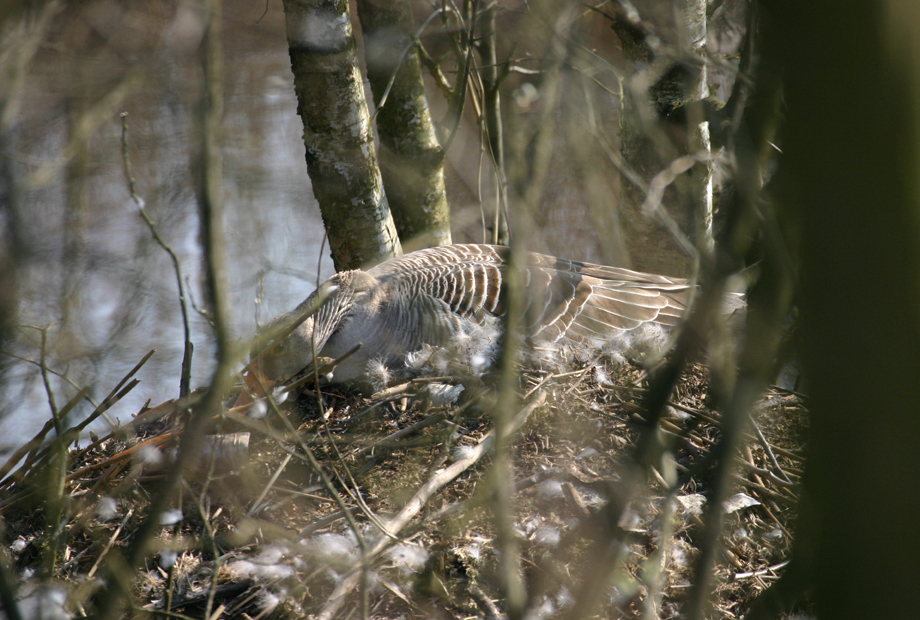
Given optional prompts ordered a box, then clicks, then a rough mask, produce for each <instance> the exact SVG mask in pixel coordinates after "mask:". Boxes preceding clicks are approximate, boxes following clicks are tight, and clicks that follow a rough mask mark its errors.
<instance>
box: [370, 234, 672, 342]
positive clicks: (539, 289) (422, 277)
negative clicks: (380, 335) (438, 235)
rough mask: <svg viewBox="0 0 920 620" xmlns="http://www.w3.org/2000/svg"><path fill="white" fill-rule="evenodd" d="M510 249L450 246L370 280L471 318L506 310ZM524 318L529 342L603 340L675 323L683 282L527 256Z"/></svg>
mask: <svg viewBox="0 0 920 620" xmlns="http://www.w3.org/2000/svg"><path fill="white" fill-rule="evenodd" d="M508 256H509V251H508V248H505V247H502V246H490V245H452V246H443V247H437V248H429V249H427V250H421V251H418V252H413V253H411V254H407V255H405V256H402V257H400V258H397V259H393V260H389V261H387V262H386V263H383V264H381V265H380V266H378V267H375V268H374V269H372V270H371V271H370V274H371V275H373V276H374V277H376V278H378V279H379V280H380V281H381V282H382V283H383V284H384V285H385V286H394V287H396V288H397V289H399V290H400V294H402V295H417V294H425V295H428V296H430V297H432V298H435V299H437V300H440V301H441V302H443V303H444V304H446V305H447V307H448V308H449V310H450V311H451V312H453V313H454V314H456V315H458V316H462V317H467V318H471V319H481V318H482V317H484V316H486V315H492V316H500V315H501V314H502V313H504V311H505V304H504V303H503V300H502V295H501V293H502V280H503V277H504V274H505V271H506V269H507V267H508V265H507V259H508ZM524 285H525V291H526V297H525V299H526V304H527V305H526V309H525V316H526V317H527V320H528V324H529V325H528V327H529V329H528V331H529V333H530V335H531V336H533V337H535V338H538V339H541V340H552V341H555V340H559V339H560V338H564V337H567V338H574V339H577V340H581V339H590V340H593V339H604V338H607V337H610V336H612V335H615V334H618V333H620V332H622V331H624V330H630V329H635V328H636V327H638V326H640V325H642V324H643V323H648V322H654V323H660V324H664V325H674V324H676V323H677V322H678V321H679V319H680V317H681V315H682V313H683V311H684V296H685V295H686V291H687V289H688V288H689V286H688V284H687V282H686V281H685V280H681V279H677V278H669V277H667V276H659V275H654V274H645V273H639V272H635V271H630V270H628V269H620V268H617V267H605V266H602V265H594V264H590V263H581V262H578V261H570V260H565V259H560V258H555V257H552V256H546V255H542V254H529V255H528V264H527V265H526V267H525V269H524Z"/></svg>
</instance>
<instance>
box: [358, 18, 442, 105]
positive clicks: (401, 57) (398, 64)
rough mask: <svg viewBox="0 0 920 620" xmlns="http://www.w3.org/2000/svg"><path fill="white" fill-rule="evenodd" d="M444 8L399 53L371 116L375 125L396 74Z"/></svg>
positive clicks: (425, 23)
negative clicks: (394, 66)
mask: <svg viewBox="0 0 920 620" xmlns="http://www.w3.org/2000/svg"><path fill="white" fill-rule="evenodd" d="M443 10H444V8H443V7H442V8H438V9H435V10H434V11H433V12H432V13H431V15H429V16H428V19H426V20H425V21H424V23H423V24H422V26H421V28H419V29H418V31H417V32H416V33H415V36H414V37H412V39H411V40H410V41H409V44H408V45H406V47H405V48H403V50H402V51H401V52H400V53H399V60H398V61H397V62H396V68H394V69H393V74H392V75H391V76H390V81H389V82H387V87H386V88H385V89H384V90H383V96H382V97H380V103H378V104H377V109H376V110H374V115H373V116H371V122H372V123H373V122H374V121H375V120H376V118H377V114H378V113H379V112H380V110H381V108H383V106H384V105H386V102H387V97H389V96H390V91H391V90H392V89H393V84H394V83H395V82H396V74H397V73H399V69H400V68H401V67H402V64H403V62H404V61H405V60H406V56H408V55H409V51H410V50H411V49H412V48H413V47H415V46H416V45H417V44H418V42H419V37H421V36H422V33H423V32H425V29H426V28H428V25H429V24H430V23H431V20H433V19H434V18H435V17H437V16H438V15H440V14H441V12H442V11H443Z"/></svg>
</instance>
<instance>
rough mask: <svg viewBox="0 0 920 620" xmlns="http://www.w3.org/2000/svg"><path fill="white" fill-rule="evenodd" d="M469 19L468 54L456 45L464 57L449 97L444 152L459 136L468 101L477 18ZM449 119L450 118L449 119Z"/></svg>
mask: <svg viewBox="0 0 920 620" xmlns="http://www.w3.org/2000/svg"><path fill="white" fill-rule="evenodd" d="M464 5H465V6H466V7H467V8H469V7H470V6H471V0H466V1H465V2H464ZM468 21H469V26H468V27H467V29H466V30H464V31H463V34H464V36H465V39H466V40H465V43H466V54H463V51H464V50H463V48H462V46H457V47H456V51H457V54H458V55H461V54H463V59H462V62H461V61H459V60H458V64H459V65H460V66H459V67H458V70H457V73H458V75H457V84H456V86H454V88H453V89H452V90H451V92H450V97H448V98H447V101H448V110H447V114H445V116H444V119H445V123H444V125H445V126H449V127H450V129H449V130H448V132H447V138H446V139H444V140H443V141H442V142H443V144H444V146H443V147H442V148H441V152H442V153H447V152H448V151H449V150H450V145H451V144H453V142H454V138H455V137H456V136H457V133H458V130H459V129H460V120H461V119H462V117H463V107H464V104H465V103H466V89H467V84H468V83H469V79H470V67H471V66H472V62H473V30H474V28H475V27H476V20H475V18H473V16H470V18H469V19H468ZM447 119H450V120H449V121H447Z"/></svg>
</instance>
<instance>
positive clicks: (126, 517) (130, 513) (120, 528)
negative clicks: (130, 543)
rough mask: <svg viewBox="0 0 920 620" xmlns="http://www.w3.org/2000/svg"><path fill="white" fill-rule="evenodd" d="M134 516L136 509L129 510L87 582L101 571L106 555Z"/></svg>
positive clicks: (88, 576)
mask: <svg viewBox="0 0 920 620" xmlns="http://www.w3.org/2000/svg"><path fill="white" fill-rule="evenodd" d="M133 514H134V509H133V508H131V509H130V510H128V512H127V514H125V518H124V519H122V520H121V523H120V524H119V525H118V527H117V528H115V532H114V533H113V534H112V536H111V538H109V542H108V543H106V545H105V547H104V548H103V549H102V553H100V554H99V557H98V558H96V561H95V562H94V563H93V567H92V568H90V569H89V572H88V573H86V579H87V581H88V580H90V579H92V578H93V575H95V574H96V571H97V570H99V566H100V565H101V564H102V560H104V559H105V556H106V554H107V553H108V552H109V550H110V549H111V548H112V545H114V544H115V541H116V540H117V539H118V535H119V534H120V533H121V530H123V529H124V527H125V524H126V523H128V519H130V518H131V516H132V515H133Z"/></svg>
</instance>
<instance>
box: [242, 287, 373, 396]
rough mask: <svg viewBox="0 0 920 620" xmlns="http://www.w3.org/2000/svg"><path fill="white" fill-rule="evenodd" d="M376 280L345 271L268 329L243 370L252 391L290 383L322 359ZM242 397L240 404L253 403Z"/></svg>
mask: <svg viewBox="0 0 920 620" xmlns="http://www.w3.org/2000/svg"><path fill="white" fill-rule="evenodd" d="M375 284H376V280H375V279H374V278H373V277H371V276H369V275H368V274H367V273H365V272H363V271H343V272H341V273H338V274H336V275H334V276H332V277H331V278H329V279H328V280H326V281H325V282H324V283H323V284H322V285H321V286H320V287H319V288H318V289H316V290H315V291H314V292H313V293H312V294H311V295H310V296H309V297H307V299H306V300H304V301H303V302H302V303H301V304H300V305H299V306H297V307H296V308H295V309H294V310H292V311H290V312H285V313H284V314H281V315H279V316H277V317H275V318H274V319H272V320H271V321H269V322H268V323H267V324H266V325H265V326H263V327H262V328H261V329H260V330H259V333H258V335H257V336H256V339H255V343H254V344H253V347H252V351H251V352H250V361H249V364H248V365H247V367H246V370H245V371H244V372H243V377H244V380H245V383H246V387H247V389H248V391H250V392H252V393H253V394H263V393H264V390H266V389H270V388H271V387H272V386H274V385H275V384H276V383H279V382H282V381H288V380H290V379H292V378H293V377H295V376H297V375H298V374H300V373H301V372H303V370H304V369H306V368H307V367H308V366H310V365H311V363H312V362H313V361H314V359H316V358H318V357H321V356H322V352H323V348H324V347H325V346H326V344H327V343H328V342H329V339H330V338H331V337H332V336H333V335H334V334H336V332H337V331H338V330H339V328H340V327H341V326H342V325H343V324H345V323H346V322H347V321H348V319H349V315H350V313H351V311H352V309H353V308H354V307H355V304H356V302H358V301H359V300H358V299H356V298H357V297H358V296H359V295H360V294H361V293H362V292H364V291H367V290H369V289H370V288H372V287H373V286H374V285H375ZM248 402H249V400H248V399H244V397H243V396H241V398H240V400H238V401H237V403H236V406H240V405H241V404H246V403H248Z"/></svg>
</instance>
